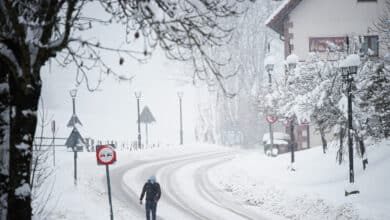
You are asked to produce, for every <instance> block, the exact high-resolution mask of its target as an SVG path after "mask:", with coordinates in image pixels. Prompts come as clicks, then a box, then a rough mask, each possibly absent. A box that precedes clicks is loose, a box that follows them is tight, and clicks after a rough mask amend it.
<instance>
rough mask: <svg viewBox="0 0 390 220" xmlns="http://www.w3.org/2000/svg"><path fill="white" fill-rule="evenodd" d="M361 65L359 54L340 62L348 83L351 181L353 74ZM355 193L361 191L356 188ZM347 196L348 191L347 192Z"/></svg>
mask: <svg viewBox="0 0 390 220" xmlns="http://www.w3.org/2000/svg"><path fill="white" fill-rule="evenodd" d="M359 65H360V57H359V55H357V54H351V55H349V56H348V57H347V58H346V59H344V60H342V61H341V62H340V65H339V67H340V69H341V74H342V77H343V81H344V82H346V83H347V94H348V156H349V182H350V183H354V182H355V176H354V170H353V140H352V134H351V132H352V129H353V127H352V82H353V75H355V74H356V73H357V70H358V66H359ZM355 193H359V191H357V190H355ZM345 195H346V196H347V192H346V194H345Z"/></svg>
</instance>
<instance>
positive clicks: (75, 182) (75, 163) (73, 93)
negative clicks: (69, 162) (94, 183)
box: [69, 89, 77, 185]
mask: <svg viewBox="0 0 390 220" xmlns="http://www.w3.org/2000/svg"><path fill="white" fill-rule="evenodd" d="M69 94H70V97H72V106H73V114H72V120H73V130H75V128H76V95H77V89H72V90H70V91H69ZM73 130H72V132H73ZM76 148H77V144H75V145H74V146H73V167H74V185H77V149H76Z"/></svg>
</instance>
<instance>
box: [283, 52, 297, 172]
mask: <svg viewBox="0 0 390 220" xmlns="http://www.w3.org/2000/svg"><path fill="white" fill-rule="evenodd" d="M298 61H299V58H298V56H297V55H295V54H290V55H288V56H287V57H286V63H287V65H288V72H290V71H293V70H294V69H295V68H296V67H297V64H298ZM295 121H296V120H295V115H293V116H292V117H291V118H290V139H291V140H290V141H291V144H290V151H291V171H295V168H294V163H295V146H296V143H295V134H294V123H295Z"/></svg>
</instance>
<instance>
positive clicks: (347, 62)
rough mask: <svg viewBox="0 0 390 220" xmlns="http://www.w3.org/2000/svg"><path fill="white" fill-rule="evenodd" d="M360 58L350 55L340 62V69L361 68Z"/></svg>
mask: <svg viewBox="0 0 390 220" xmlns="http://www.w3.org/2000/svg"><path fill="white" fill-rule="evenodd" d="M359 65H360V57H359V55H357V54H350V55H348V56H347V57H346V58H345V59H344V60H342V61H340V64H339V67H340V68H341V67H349V66H359Z"/></svg>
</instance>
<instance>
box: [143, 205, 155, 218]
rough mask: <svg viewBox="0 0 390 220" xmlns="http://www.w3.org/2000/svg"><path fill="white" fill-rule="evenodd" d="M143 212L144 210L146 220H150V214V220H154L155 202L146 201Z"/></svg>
mask: <svg viewBox="0 0 390 220" xmlns="http://www.w3.org/2000/svg"><path fill="white" fill-rule="evenodd" d="M145 210H146V220H150V213H152V220H156V210H157V202H154V201H146V203H145Z"/></svg>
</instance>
